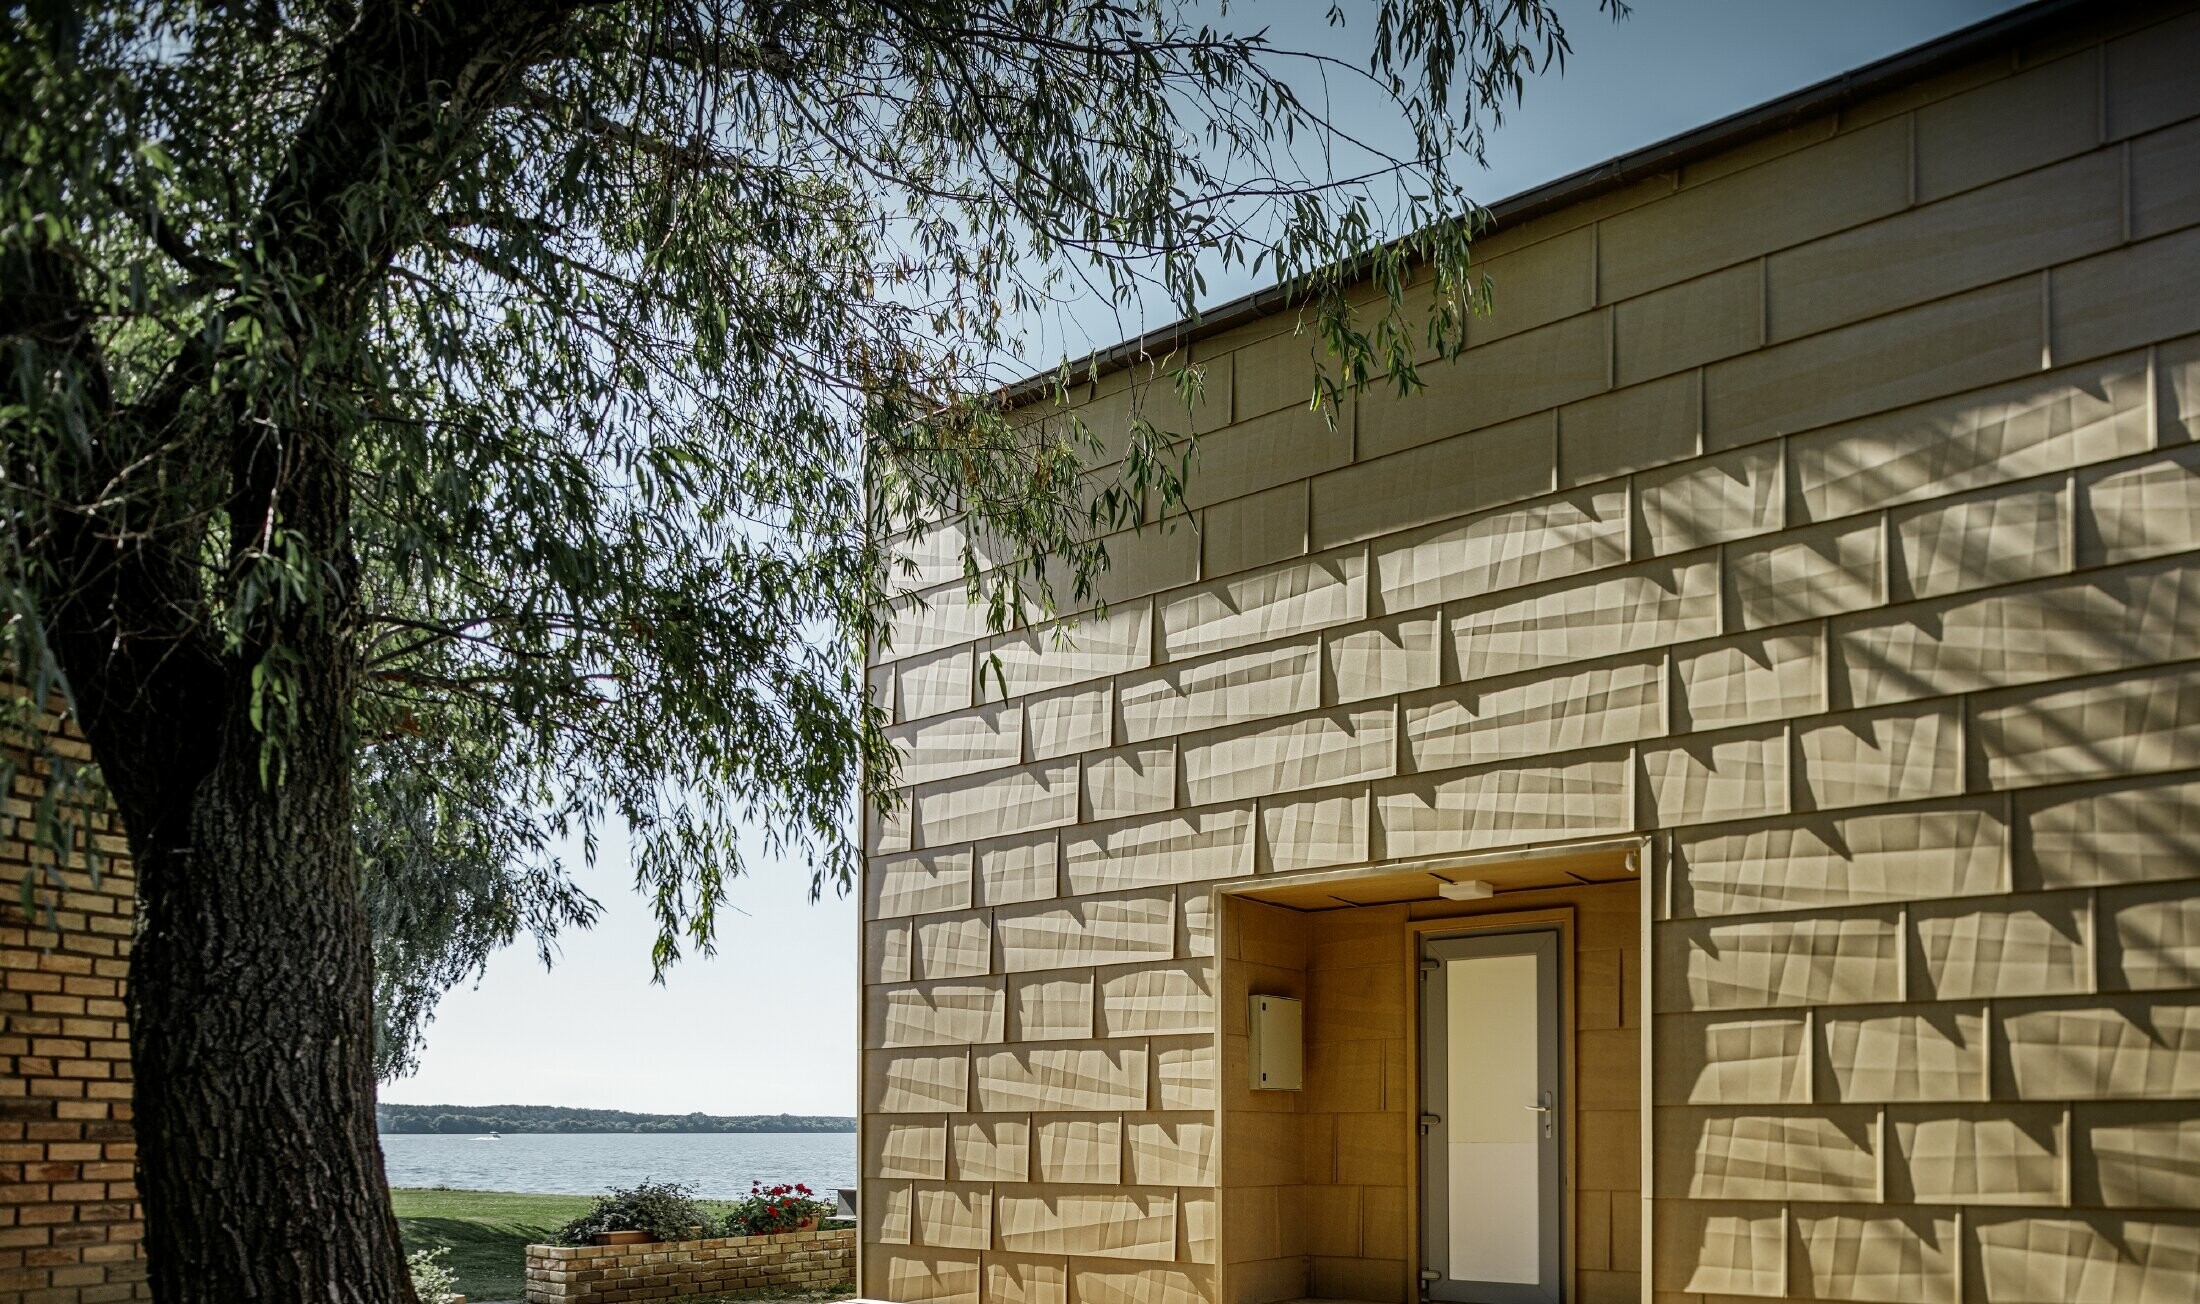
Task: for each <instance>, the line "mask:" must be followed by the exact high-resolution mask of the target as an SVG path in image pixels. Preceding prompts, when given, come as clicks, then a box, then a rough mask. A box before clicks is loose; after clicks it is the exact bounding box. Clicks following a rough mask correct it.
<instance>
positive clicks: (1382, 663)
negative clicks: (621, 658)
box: [1322, 611, 1444, 703]
mask: <svg viewBox="0 0 2200 1304" xmlns="http://www.w3.org/2000/svg"><path fill="white" fill-rule="evenodd" d="M1443 663H1444V618H1443V615H1442V613H1441V612H1436V611H1425V612H1419V613H1416V614H1414V615H1410V616H1395V617H1392V618H1391V619H1388V620H1378V621H1374V622H1372V623H1370V624H1366V625H1357V626H1353V627H1351V628H1347V629H1342V630H1332V631H1331V632H1330V633H1329V634H1328V635H1327V636H1326V637H1325V638H1323V639H1322V669H1323V672H1324V691H1323V699H1324V700H1325V701H1331V702H1338V703H1347V702H1360V701H1365V700H1367V699H1369V698H1374V697H1390V696H1393V695H1395V694H1398V693H1410V692H1413V691H1414V690H1415V689H1421V688H1433V687H1435V686H1436V685H1437V684H1438V683H1439V682H1441V681H1442V679H1443V677H1444V668H1443Z"/></svg>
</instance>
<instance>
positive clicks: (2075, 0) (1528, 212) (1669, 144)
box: [1003, 0, 2128, 402]
mask: <svg viewBox="0 0 2200 1304" xmlns="http://www.w3.org/2000/svg"><path fill="white" fill-rule="evenodd" d="M2124 12H2128V11H2124ZM2098 13H2100V8H2099V5H2098V4H2097V3H2096V2H2095V0H2034V2H2033V3H2031V4H2027V5H2021V6H2019V7H2017V8H2015V9H2011V10H2009V11H2007V12H2006V13H2000V14H1996V15H1994V16H1993V17H1991V18H1987V19H1984V20H1982V21H1980V22H1976V23H1973V24H1971V25H1970V26H1969V27H1963V28H1958V29H1957V30H1955V31H1953V32H1950V33H1948V34H1947V35H1945V36H1940V37H1936V38H1934V39H1933V40H1930V41H1926V42H1924V43H1923V44H1920V45H1913V46H1911V47H1910V48H1908V49H1906V50H1898V51H1896V52H1895V53H1893V54H1890V55H1888V56H1886V57H1885V58H1882V59H1876V60H1874V61H1872V62H1871V63H1867V64H1864V65H1862V66H1860V67H1856V68H1852V69H1850V70H1848V71H1847V72H1843V73H1837V74H1836V75H1834V76H1832V77H1828V78H1826V79H1825V80H1824V81H1820V82H1816V83H1813V84H1812V85H1809V86H1805V87H1803V88H1802V89H1800V90H1796V91H1790V92H1789V93H1787V94H1786V95H1782V96H1780V97H1778V98H1776V99H1771V100H1766V101H1765V102H1763V103H1761V104H1757V105H1754V106H1752V107H1750V108H1746V109H1743V110H1741V111H1739V112H1737V113H1731V114H1728V115H1727V116H1726V117H1723V118H1719V119H1716V120H1714V121H1712V122H1707V123H1705V124H1704V125H1702V126H1700V127H1695V128H1691V129H1690V130H1688V131H1684V132H1682V133H1680V134H1679V135H1675V136H1668V137H1666V138H1665V139H1664V140H1660V141H1657V142H1654V143H1652V144H1649V145H1645V146H1643V147H1642V148H1640V149H1637V150H1632V151H1630V152H1628V153H1626V154H1621V155H1619V156H1617V157H1615V158H1610V159H1606V160H1605V161H1604V162H1602V163H1596V164H1592V165H1590V166H1589V167H1585V168H1582V169H1580V170H1579V171H1576V172H1572V173H1569V174H1567V175H1566V176H1563V177H1559V178H1557V179H1556V180H1553V181H1547V182H1545V183H1544V184H1542V185H1540V186H1536V187H1534V188H1532V189H1529V190H1524V191H1521V192H1520V193H1518V194H1515V195H1511V196H1509V197H1507V198H1505V199H1502V200H1499V201H1498V202H1496V203H1494V204H1492V205H1490V206H1489V208H1488V209H1487V210H1486V211H1487V212H1488V214H1489V217H1490V222H1489V224H1488V225H1487V226H1486V227H1485V228H1484V229H1483V232H1482V235H1483V236H1487V235H1489V234H1490V233H1491V232H1494V231H1498V230H1502V229H1504V228H1506V227H1510V226H1518V225H1520V224H1522V223H1525V222H1529V221H1532V220H1534V219H1536V218H1539V217H1543V216H1546V215H1548V214H1550V213H1554V212H1557V211H1558V210H1560V209H1563V208H1569V207H1571V206H1573V205H1575V204H1579V203H1584V202H1586V201H1588V200H1591V199H1594V198H1596V197H1598V196H1600V195H1604V194H1608V193H1610V192H1612V191H1614V190H1618V189H1620V188H1622V187H1624V186H1629V185H1633V184H1634V183H1635V182H1637V181H1640V180H1642V179H1643V178H1645V177H1649V176H1655V175H1657V174H1658V173H1661V172H1668V171H1671V170H1672V169H1674V168H1677V167H1683V166H1686V165H1687V164H1689V163H1693V162H1696V161H1698V160H1700V159H1703V158H1707V157H1709V156H1710V155H1713V154H1716V153H1720V152H1722V151H1724V150H1728V149H1732V148H1734V147H1735V146H1738V145H1743V144H1746V143H1748V142H1749V141H1752V140H1757V139H1760V138H1762V137H1765V136H1770V135H1773V134H1775V133H1777V132H1780V131H1784V130H1786V129H1787V128H1789V127H1792V126H1795V125H1796V124H1798V123H1800V122H1804V121H1807V120H1809V119H1811V118H1817V117H1823V116H1824V115H1826V114H1828V113H1834V112H1838V111H1840V110H1841V109H1844V108H1847V107H1848V106H1849V105H1851V104H1854V103H1856V102H1858V101H1860V100H1865V99H1869V98H1871V97H1873V96H1875V95H1880V94H1884V93H1886V92H1888V91H1892V90H1896V89H1899V88H1900V87H1902V86H1905V85H1907V84H1909V83H1911V82H1915V81H1917V80H1920V79H1922V78H1925V77H1930V76H1932V75H1934V74H1936V73H1940V72H1945V71H1947V70H1948V69H1950V68H1952V67H1955V66H1957V65H1960V64H1964V63H1971V62H1974V61H1976V60H1978V59H1980V58H1982V57H1984V56H1986V55H1989V54H1992V53H1994V52H1995V51H1997V50H2002V49H2006V48H2008V47H2010V46H2014V45H2017V44H2020V43H2022V42H2024V41H2027V40H2031V39H2033V38H2035V37H2038V36H2040V35H2043V34H2045V33H2048V32H2051V31H2054V30H2057V29H2059V28H2061V27H2062V26H2064V25H2065V24H2067V23H2071V22H2072V21H2073V20H2076V19H2078V18H2081V17H2085V16H2091V15H2094V14H2098ZM1289 306H1290V298H1289V295H1288V294H1287V293H1286V291H1285V289H1284V287H1283V286H1282V285H1281V284H1276V285H1270V286H1267V287H1264V288H1262V289H1258V290H1254V291H1252V292H1250V293H1247V294H1243V295H1240V296H1238V297H1237V298H1235V299H1231V300H1229V301H1227V302H1225V303H1223V304H1222V305H1220V306H1219V307H1216V308H1214V309H1213V310H1211V311H1208V312H1203V313H1200V314H1198V315H1196V316H1193V317H1180V318H1178V319H1177V320H1176V321H1174V322H1172V323H1171V324H1169V325H1167V326H1163V327H1160V328H1159V329H1157V330H1153V331H1148V332H1144V333H1142V334H1139V335H1135V336H1132V337H1131V338H1129V339H1126V340H1123V341H1121V342H1119V343H1116V344H1111V345H1109V346H1107V347H1106V348H1103V349H1096V350H1094V351H1093V352H1091V353H1088V354H1085V355H1084V356H1083V357H1081V358H1078V359H1076V360H1074V361H1072V362H1071V363H1069V366H1068V369H1069V374H1070V375H1071V376H1072V377H1075V378H1078V379H1084V378H1097V377H1098V376H1105V375H1107V374H1109V373H1111V372H1116V371H1121V370H1123V369H1124V368H1125V367H1128V366H1130V365H1131V364H1132V363H1133V362H1135V361H1137V360H1139V359H1141V358H1147V357H1152V356H1155V355H1156V354H1157V353H1158V354H1159V355H1160V356H1164V357H1165V356H1167V355H1168V354H1169V353H1171V352H1174V351H1175V350H1176V349H1178V348H1182V347H1185V346H1188V345H1192V344H1196V343H1198V342H1199V341H1201V340H1204V339H1209V338H1212V337H1213V336H1216V335H1219V334H1221V333H1223V332H1224V331H1228V330H1234V329H1236V328H1237V327H1239V326H1243V325H1245V324H1246V323H1248V322H1253V321H1258V320H1260V319H1261V318H1263V317H1267V316H1270V315H1271V314H1273V313H1276V312H1278V311H1280V310H1282V309H1284V308H1286V307H1289ZM1055 374H1056V372H1055V370H1054V369H1053V368H1049V369H1047V370H1046V371H1042V372H1035V373H1033V374H1031V375H1029V376H1026V377H1025V378H1024V379H1022V380H1020V381H1017V382H1014V383H1012V384H1010V385H1008V386H1005V387H1004V391H1003V392H1004V393H1005V394H1006V395H1007V397H1008V398H1009V399H1010V400H1011V401H1012V402H1013V401H1022V400H1027V399H1029V398H1032V397H1035V396H1036V395H1037V394H1038V393H1039V392H1040V391H1041V390H1042V389H1043V388H1044V386H1045V385H1046V384H1047V382H1048V381H1049V380H1050V379H1051V378H1052V377H1053V376H1054V375H1055Z"/></svg>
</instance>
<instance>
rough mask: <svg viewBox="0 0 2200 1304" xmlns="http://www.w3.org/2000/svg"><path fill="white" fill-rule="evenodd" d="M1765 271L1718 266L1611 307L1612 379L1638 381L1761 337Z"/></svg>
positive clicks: (1742, 348) (1749, 345) (1729, 352)
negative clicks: (1690, 278) (1708, 272)
mask: <svg viewBox="0 0 2200 1304" xmlns="http://www.w3.org/2000/svg"><path fill="white" fill-rule="evenodd" d="M1764 292H1765V275H1764V271H1763V270H1762V269H1761V268H1759V267H1758V266H1757V264H1755V263H1743V264H1741V265H1739V266H1736V267H1728V268H1723V269H1721V270H1719V271H1716V272H1712V273H1710V274H1709V275H1707V276H1699V277H1697V278H1696V279H1694V280H1692V281H1683V282H1681V283H1680V284H1678V285H1673V286H1668V287H1667V288H1665V289H1663V290H1658V291H1655V292H1653V293H1650V294H1645V295H1643V296H1641V297H1639V298H1634V299H1628V300H1626V301H1624V302H1622V303H1620V304H1619V305H1618V306H1616V307H1614V308H1613V309H1612V336H1613V349H1612V352H1613V360H1614V362H1613V372H1614V377H1613V378H1614V383H1616V384H1620V385H1634V384H1639V383H1640V382H1642V381H1645V380H1653V379H1655V378H1657V377H1659V376H1666V375H1671V374H1672V373H1673V372H1676V371H1682V370H1685V369H1687V368H1689V367H1696V366H1701V365H1702V364H1704V363H1706V362H1716V361H1718V360H1719V359H1721V358H1731V357H1733V356H1734V355H1735V354H1737V353H1744V352H1747V351H1748V350H1750V349H1754V348H1756V347H1757V346H1758V345H1760V344H1762V343H1764V322H1765V298H1764Z"/></svg>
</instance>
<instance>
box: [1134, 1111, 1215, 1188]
mask: <svg viewBox="0 0 2200 1304" xmlns="http://www.w3.org/2000/svg"><path fill="white" fill-rule="evenodd" d="M1123 1131H1124V1141H1125V1144H1126V1145H1127V1146H1128V1148H1129V1152H1128V1157H1129V1160H1130V1171H1129V1173H1128V1178H1129V1180H1130V1182H1131V1184H1132V1185H1134V1186H1212V1185H1214V1183H1215V1121H1214V1118H1213V1116H1212V1115H1207V1114H1177V1115H1166V1114H1163V1115H1149V1116H1146V1117H1143V1118H1140V1117H1132V1118H1129V1119H1126V1120H1124V1124H1123Z"/></svg>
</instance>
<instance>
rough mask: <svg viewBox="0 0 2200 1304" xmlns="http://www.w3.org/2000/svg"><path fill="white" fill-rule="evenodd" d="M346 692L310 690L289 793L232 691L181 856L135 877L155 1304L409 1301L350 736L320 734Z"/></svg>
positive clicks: (324, 672) (332, 673) (163, 858)
mask: <svg viewBox="0 0 2200 1304" xmlns="http://www.w3.org/2000/svg"><path fill="white" fill-rule="evenodd" d="M332 650H333V649H332ZM342 674H343V672H342V671H341V670H338V669H337V668H336V667H334V666H331V665H326V664H324V665H322V666H318V667H308V668H306V669H305V670H304V671H302V673H301V675H300V684H299V687H300V689H301V690H302V691H301V697H302V698H305V699H308V700H310V703H311V705H310V711H309V713H302V714H306V718H305V719H302V720H300V721H299V722H298V723H299V724H300V726H301V727H300V728H299V729H298V730H297V732H296V733H295V734H294V735H293V738H294V739H295V742H294V744H293V745H292V746H291V747H290V748H289V749H287V750H286V752H285V763H286V766H287V773H286V774H285V776H284V780H283V782H281V783H280V784H279V785H271V784H264V783H262V781H261V777H260V750H261V737H260V735H259V733H258V732H257V731H256V730H254V729H253V727H252V725H251V723H250V719H249V716H248V715H247V713H246V707H247V702H246V701H245V700H244V693H243V692H242V691H238V690H239V689H243V688H245V687H246V686H244V685H235V686H232V696H231V700H230V701H229V702H228V703H227V706H228V709H227V710H225V711H223V712H222V713H221V714H222V716H223V717H224V719H223V721H222V724H221V726H220V732H219V733H218V735H217V736H215V737H213V738H211V739H208V740H207V743H208V745H209V746H211V748H212V749H213V755H212V757H211V761H212V764H211V766H210V768H209V769H208V771H207V772H206V774H205V776H204V777H203V778H202V779H201V781H200V782H199V783H198V784H197V785H196V787H195V788H194V789H192V790H190V791H188V792H186V793H180V794H178V795H179V796H180V797H181V798H182V799H183V800H185V801H187V802H188V803H189V809H188V810H187V811H178V812H174V815H175V816H177V817H179V822H182V823H184V825H185V827H188V828H189V830H190V839H189V844H188V845H187V846H181V847H170V848H153V847H149V848H147V849H146V852H147V854H148V856H149V859H148V860H147V861H145V862H141V864H140V865H139V869H138V883H139V889H140V894H141V901H140V906H139V909H140V919H141V923H142V929H141V932H140V934H139V937H138V940H137V943H136V948H135V950H134V951H133V953H132V957H131V967H130V1028H131V1051H132V1055H133V1057H134V1059H135V1066H136V1074H137V1079H136V1081H137V1118H138V1131H139V1136H140V1138H141V1140H140V1144H139V1149H138V1181H139V1184H140V1187H141V1191H142V1195H143V1198H144V1201H145V1207H146V1216H147V1240H148V1243H147V1251H148V1256H149V1259H150V1263H151V1269H152V1282H153V1293H154V1298H155V1299H157V1300H160V1301H162V1302H163V1304H200V1302H201V1301H204V1304H233V1302H234V1301H238V1300H285V1301H289V1300H301V1301H304V1300H312V1301H330V1302H331V1304H334V1302H336V1301H344V1302H347V1304H348V1302H350V1301H360V1302H361V1304H365V1302H368V1301H371V1302H372V1304H393V1302H394V1301H411V1300H412V1299H413V1293H412V1289H411V1286H410V1284H409V1283H408V1281H407V1280H406V1277H405V1273H404V1269H403V1254H402V1252H401V1250H400V1249H399V1245H398V1237H397V1221H396V1218H395V1217H394V1216H393V1215H392V1214H391V1212H390V1205H389V1198H388V1195H387V1192H386V1187H385V1183H384V1178H383V1172H382V1151H381V1146H380V1143H379V1142H378V1141H377V1139H376V1136H375V1124H374V1072H373V1059H374V1056H373V1052H374V1036H373V1023H372V1001H373V990H374V988H373V977H372V973H371V968H370V946H369V937H368V932H367V923H366V917H365V914H364V911H363V910H362V908H361V906H360V903H359V892H358V882H357V867H356V861H355V856H354V849H353V845H352V833H351V758H350V755H349V751H348V748H347V747H346V745H345V740H346V738H347V735H348V730H347V728H346V722H345V720H344V719H343V717H342V716H341V715H337V716H335V717H334V718H331V717H330V715H329V714H328V712H330V711H331V710H332V709H335V708H337V707H339V705H340V702H339V700H338V699H340V698H341V696H342V695H341V692H340V691H331V690H334V689H335V688H336V683H337V681H340V679H341V678H342ZM300 705H301V706H306V705H307V701H301V702H300ZM315 717H318V718H315ZM125 818H127V816H126V817H125Z"/></svg>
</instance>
